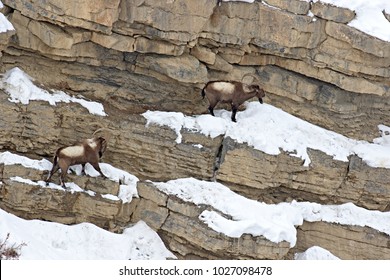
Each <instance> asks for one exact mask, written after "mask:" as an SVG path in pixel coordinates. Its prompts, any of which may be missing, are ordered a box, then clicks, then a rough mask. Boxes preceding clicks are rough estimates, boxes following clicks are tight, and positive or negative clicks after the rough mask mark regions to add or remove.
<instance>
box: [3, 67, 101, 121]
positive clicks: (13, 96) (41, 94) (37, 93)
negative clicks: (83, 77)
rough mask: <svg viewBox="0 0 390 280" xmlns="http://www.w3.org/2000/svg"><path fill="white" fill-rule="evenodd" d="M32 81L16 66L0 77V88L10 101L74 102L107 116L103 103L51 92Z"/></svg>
mask: <svg viewBox="0 0 390 280" xmlns="http://www.w3.org/2000/svg"><path fill="white" fill-rule="evenodd" d="M32 81H33V78H31V77H30V76H28V75H27V74H26V73H25V72H23V71H22V70H21V69H19V68H18V67H15V68H13V69H11V70H9V71H7V72H6V73H5V74H4V75H3V77H2V79H0V89H3V90H4V91H5V92H6V93H7V94H8V95H9V96H10V98H9V99H8V100H9V101H10V102H14V103H22V104H25V105H27V104H29V102H30V101H32V100H42V101H46V102H49V104H50V105H52V106H55V105H56V103H58V102H65V103H70V102H74V103H78V104H80V105H81V106H83V107H84V108H86V109H87V110H88V111H89V113H91V114H94V115H98V116H106V113H105V112H104V107H103V105H102V104H101V103H98V102H94V101H87V100H85V99H82V98H76V97H71V96H69V95H68V94H66V93H65V92H63V91H58V90H56V91H54V92H53V93H50V92H48V91H47V90H44V89H41V88H39V87H37V86H36V85H34V84H33V82H32Z"/></svg>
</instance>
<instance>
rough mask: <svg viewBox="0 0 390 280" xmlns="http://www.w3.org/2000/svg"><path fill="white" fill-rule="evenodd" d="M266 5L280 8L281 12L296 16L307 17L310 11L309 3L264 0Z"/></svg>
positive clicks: (298, 0) (297, 0) (295, 0)
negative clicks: (284, 11) (285, 11)
mask: <svg viewBox="0 0 390 280" xmlns="http://www.w3.org/2000/svg"><path fill="white" fill-rule="evenodd" d="M264 2H266V3H267V4H268V5H271V6H274V7H277V8H280V9H282V10H287V11H289V12H291V13H294V14H298V15H307V13H308V12H309V9H310V3H309V2H306V1H300V0H292V1H285V0H265V1H264Z"/></svg>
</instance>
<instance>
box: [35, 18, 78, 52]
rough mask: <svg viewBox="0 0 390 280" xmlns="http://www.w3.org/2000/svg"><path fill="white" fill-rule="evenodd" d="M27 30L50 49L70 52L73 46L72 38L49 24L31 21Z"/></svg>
mask: <svg viewBox="0 0 390 280" xmlns="http://www.w3.org/2000/svg"><path fill="white" fill-rule="evenodd" d="M28 29H29V31H30V32H31V33H32V34H33V35H35V36H37V37H38V38H39V39H40V40H41V41H42V42H44V43H45V44H46V45H48V46H49V47H51V48H56V49H66V50H70V49H71V48H72V46H73V44H74V41H73V37H72V36H70V35H69V34H68V33H66V32H64V31H63V30H62V29H61V28H60V27H58V26H55V25H53V24H50V23H44V22H38V21H31V22H30V23H29V25H28Z"/></svg>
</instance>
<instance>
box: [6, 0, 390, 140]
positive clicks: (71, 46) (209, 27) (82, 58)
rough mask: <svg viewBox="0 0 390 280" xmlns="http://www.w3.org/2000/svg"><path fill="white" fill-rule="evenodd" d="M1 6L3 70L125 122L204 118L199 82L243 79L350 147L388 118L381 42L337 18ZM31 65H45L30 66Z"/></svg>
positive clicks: (302, 10)
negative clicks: (130, 116) (6, 27)
mask: <svg viewBox="0 0 390 280" xmlns="http://www.w3.org/2000/svg"><path fill="white" fill-rule="evenodd" d="M3 2H4V4H5V5H7V7H10V11H9V12H8V17H9V19H10V20H11V21H12V23H13V24H14V26H15V28H16V30H17V35H16V36H15V37H14V40H13V43H12V44H11V46H10V47H9V48H8V49H7V51H6V55H5V57H4V59H3V61H2V62H3V63H2V64H3V66H2V69H5V68H8V67H9V66H10V65H11V64H14V63H17V64H18V65H20V66H22V67H23V68H24V69H25V70H26V71H27V72H29V73H30V74H34V75H35V76H36V77H37V78H38V79H39V80H41V81H42V82H48V83H51V84H53V85H63V86H66V87H68V88H69V89H72V90H73V91H74V92H76V93H80V92H81V93H82V94H83V95H85V96H87V97H88V98H93V99H99V100H104V101H105V102H106V103H107V105H108V104H110V105H112V106H113V107H114V108H115V109H121V110H124V111H126V112H128V113H134V112H137V113H138V112H140V111H142V110H145V109H161V110H175V111H182V112H186V113H191V114H192V113H200V112H204V111H205V108H206V107H207V105H206V104H205V103H202V102H201V101H200V98H199V96H200V88H201V87H202V86H203V84H204V83H205V82H207V81H208V80H210V79H226V80H229V79H234V80H240V79H241V77H242V75H243V74H244V73H246V72H253V73H256V74H257V75H258V77H259V80H260V81H261V83H262V84H263V86H264V88H265V90H266V91H267V93H268V94H267V100H266V102H268V103H271V104H273V105H276V106H278V107H281V108H282V109H284V110H286V111H288V112H290V113H293V114H295V115H297V116H299V117H301V118H303V119H306V120H309V121H311V122H313V123H316V124H319V125H321V126H323V127H326V128H328V129H331V130H334V131H337V132H340V133H342V134H344V135H347V136H350V137H354V138H362V139H366V140H369V139H373V138H374V137H375V134H376V126H377V124H379V123H382V122H384V121H385V120H386V119H388V118H389V117H390V116H389V114H388V110H386V108H387V107H388V105H389V104H388V98H387V97H388V96H389V87H390V82H389V77H390V72H389V66H390V51H389V50H390V47H389V43H388V42H384V41H381V40H379V39H376V38H374V37H371V36H369V35H367V34H365V33H362V32H360V31H358V30H356V29H354V28H352V27H350V26H348V25H347V23H348V22H349V21H350V20H352V19H353V18H354V17H355V14H354V12H353V11H350V10H348V9H342V8H337V7H334V6H330V5H326V4H323V3H321V2H316V3H308V2H307V1H293V2H291V5H290V4H289V5H288V6H286V5H285V4H284V2H283V1H268V2H267V3H268V5H271V6H273V7H270V6H267V5H265V4H263V3H261V2H254V3H253V4H247V3H242V2H227V3H223V5H221V6H216V3H215V2H216V1H209V0H202V1H200V2H199V1H195V0H191V1H186V2H185V3H183V2H182V1H157V2H156V1H149V0H147V1H146V0H145V1H138V0H132V1H114V2H99V3H95V2H91V3H89V2H88V3H81V4H80V5H81V6H78V8H77V9H75V8H74V7H75V5H74V3H72V2H66V3H60V2H58V1H54V0H53V1H45V2H42V1H34V3H33V5H28V3H27V2H26V1H22V0H12V1H11V0H9V1H3ZM81 11H82V12H81ZM308 14H311V15H313V16H314V17H313V16H308ZM385 14H386V13H384V14H383V16H385ZM31 56H32V57H34V60H37V59H38V60H39V61H41V60H44V59H43V57H48V58H50V59H48V60H45V61H46V62H42V64H41V65H38V66H33V65H31V62H30V61H29V59H27V57H31ZM69 62H73V63H72V64H71V66H70V65H69V64H68V63H69ZM74 62H78V63H74ZM45 68H48V69H50V70H52V69H54V68H58V70H56V71H53V72H51V71H49V72H48V71H47V70H45ZM172 85H175V86H172ZM173 88H174V90H173Z"/></svg>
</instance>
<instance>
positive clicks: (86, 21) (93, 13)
mask: <svg viewBox="0 0 390 280" xmlns="http://www.w3.org/2000/svg"><path fill="white" fill-rule="evenodd" d="M119 2H120V0H114V1H109V0H104V1H85V0H84V1H79V2H77V5H75V3H74V2H72V1H60V0H50V1H44V2H42V1H40V0H34V1H33V2H32V3H31V1H26V0H16V1H3V3H4V4H5V5H7V6H10V7H12V8H13V9H16V10H18V11H20V12H21V13H22V14H23V15H25V16H28V17H30V18H33V19H35V20H40V19H44V21H49V22H52V23H57V24H59V25H63V24H66V25H70V26H74V27H81V28H85V29H90V30H94V31H101V32H105V33H110V32H111V29H112V25H113V23H114V22H115V21H117V20H118V16H119Z"/></svg>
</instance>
